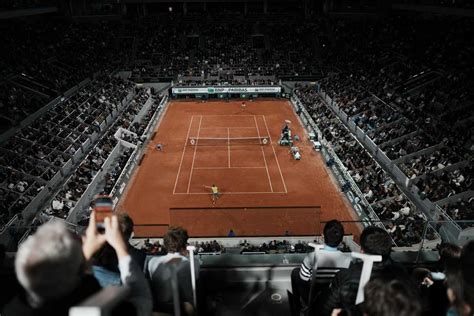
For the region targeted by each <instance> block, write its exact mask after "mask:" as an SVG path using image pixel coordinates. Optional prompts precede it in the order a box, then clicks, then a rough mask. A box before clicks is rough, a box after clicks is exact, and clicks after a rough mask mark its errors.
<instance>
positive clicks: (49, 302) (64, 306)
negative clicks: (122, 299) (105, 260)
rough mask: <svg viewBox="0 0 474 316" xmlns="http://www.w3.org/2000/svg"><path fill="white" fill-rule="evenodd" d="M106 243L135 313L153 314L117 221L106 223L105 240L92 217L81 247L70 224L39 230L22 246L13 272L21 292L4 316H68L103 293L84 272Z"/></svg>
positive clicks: (149, 300)
mask: <svg viewBox="0 0 474 316" xmlns="http://www.w3.org/2000/svg"><path fill="white" fill-rule="evenodd" d="M105 242H108V243H109V244H110V245H111V246H112V247H113V248H114V249H115V251H116V253H117V257H118V259H119V269H120V276H121V280H122V282H123V284H126V285H128V286H129V287H130V288H131V296H130V297H129V302H130V303H131V304H132V305H133V309H135V311H136V314H137V315H144V316H145V315H149V314H150V313H151V297H150V292H149V288H148V286H147V284H146V281H145V279H144V277H143V274H142V273H141V271H140V270H139V268H138V266H136V265H135V264H134V263H133V262H132V259H131V258H130V255H129V254H128V249H127V246H126V244H125V242H124V240H123V237H122V234H121V232H120V227H119V223H118V219H117V217H116V216H113V217H112V218H107V219H106V220H105V234H103V235H102V234H99V233H98V231H97V228H96V223H95V214H94V213H93V214H92V216H91V220H90V222H89V226H88V228H87V230H86V234H85V236H84V238H83V244H82V247H81V243H80V242H79V240H78V239H77V238H76V237H75V236H73V235H72V234H71V233H70V232H69V231H68V230H67V228H66V225H65V224H64V223H62V222H57V221H56V222H51V223H47V224H44V225H42V226H40V228H38V231H37V232H36V233H35V234H34V235H33V236H31V237H30V238H29V239H28V240H26V241H25V242H24V243H23V244H22V245H21V246H20V248H19V249H18V252H17V257H16V260H15V271H16V274H17V278H18V280H19V282H20V284H21V286H22V287H23V291H22V292H21V293H20V294H19V295H18V296H17V297H15V298H14V299H13V300H12V301H11V302H10V303H9V304H8V305H7V306H6V307H5V309H4V310H3V315H7V316H8V315H68V310H69V308H70V307H71V306H74V305H76V304H78V303H80V302H81V301H82V300H84V299H85V298H87V297H88V296H90V295H92V294H94V293H95V292H97V291H98V290H99V289H100V287H99V284H98V283H97V281H96V280H95V278H94V277H93V276H92V275H90V274H88V273H86V270H85V268H86V265H87V263H88V261H89V260H90V259H91V257H92V256H93V255H94V253H95V252H96V251H97V250H99V249H100V248H101V247H102V246H103V245H104V244H105ZM127 306H129V307H130V305H127Z"/></svg>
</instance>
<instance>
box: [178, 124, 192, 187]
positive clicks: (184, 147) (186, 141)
mask: <svg viewBox="0 0 474 316" xmlns="http://www.w3.org/2000/svg"><path fill="white" fill-rule="evenodd" d="M193 120H194V115H193V116H191V120H189V127H188V133H187V134H186V139H185V141H184V146H183V154H182V155H181V162H180V163H179V168H178V173H177V174H176V181H175V182H174V188H173V194H174V193H175V192H176V185H177V184H178V178H179V173H180V172H181V165H182V164H183V158H184V152H185V151H186V144H187V143H188V139H189V132H190V131H191V125H192V122H193Z"/></svg>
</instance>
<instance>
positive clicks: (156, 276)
mask: <svg viewBox="0 0 474 316" xmlns="http://www.w3.org/2000/svg"><path fill="white" fill-rule="evenodd" d="M163 239H164V244H165V248H166V249H167V251H168V253H167V254H166V255H165V256H161V257H155V256H154V257H151V258H149V259H148V260H147V262H146V263H145V274H146V276H147V278H148V279H149V280H150V284H151V289H152V293H153V301H154V310H155V311H160V312H167V313H173V291H172V288H171V278H172V277H173V276H172V272H171V270H172V269H171V267H170V265H171V264H176V266H175V268H176V276H177V281H178V291H179V298H180V303H181V305H182V306H181V308H182V310H184V311H185V312H186V314H189V315H190V314H193V312H194V308H195V306H194V304H193V293H192V287H191V275H190V273H191V271H190V262H189V259H188V257H187V255H188V252H187V250H186V246H187V242H188V232H187V231H186V230H184V229H183V228H180V227H171V228H170V229H169V230H168V232H167V233H166V234H165V236H164V237H163ZM176 262H177V263H176ZM195 269H196V276H198V275H199V262H198V261H197V260H196V262H195Z"/></svg>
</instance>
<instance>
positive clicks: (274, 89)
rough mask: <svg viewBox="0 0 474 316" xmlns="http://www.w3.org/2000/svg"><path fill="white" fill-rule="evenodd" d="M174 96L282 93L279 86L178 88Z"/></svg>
mask: <svg viewBox="0 0 474 316" xmlns="http://www.w3.org/2000/svg"><path fill="white" fill-rule="evenodd" d="M172 92H173V94H219V93H280V92H281V87H279V86H254V87H239V86H227V87H219V86H217V87H176V88H173V89H172Z"/></svg>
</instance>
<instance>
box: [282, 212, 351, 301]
mask: <svg viewBox="0 0 474 316" xmlns="http://www.w3.org/2000/svg"><path fill="white" fill-rule="evenodd" d="M323 237H324V248H323V249H321V250H319V251H318V252H316V251H314V252H311V253H309V254H307V255H306V257H305V258H304V260H303V263H302V264H301V266H300V268H295V269H293V271H292V273H291V286H292V289H293V295H295V296H296V297H297V298H298V303H299V302H301V305H302V306H303V307H306V306H307V305H308V297H309V294H310V286H311V278H312V276H313V267H315V266H316V264H317V265H318V267H323V268H325V270H326V269H327V268H332V269H331V273H332V275H333V276H334V274H335V273H337V272H338V271H339V268H347V267H349V264H350V262H351V257H350V255H348V254H345V253H342V252H341V251H339V250H338V247H339V245H340V244H341V242H342V239H343V238H344V227H343V226H342V224H341V222H339V221H338V220H331V221H329V222H327V223H326V225H324V230H323ZM316 256H317V257H316ZM314 290H315V289H314ZM319 290H322V289H321V288H320V289H319ZM312 294H314V295H312V296H313V297H315V296H316V295H317V293H314V292H313V293H312Z"/></svg>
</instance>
